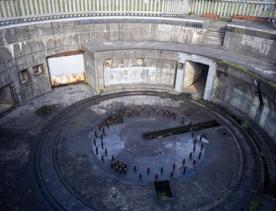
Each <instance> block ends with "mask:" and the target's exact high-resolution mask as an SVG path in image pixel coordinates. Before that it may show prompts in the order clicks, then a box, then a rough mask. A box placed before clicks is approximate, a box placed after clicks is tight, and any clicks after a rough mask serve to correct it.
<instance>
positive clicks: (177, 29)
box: [0, 17, 206, 103]
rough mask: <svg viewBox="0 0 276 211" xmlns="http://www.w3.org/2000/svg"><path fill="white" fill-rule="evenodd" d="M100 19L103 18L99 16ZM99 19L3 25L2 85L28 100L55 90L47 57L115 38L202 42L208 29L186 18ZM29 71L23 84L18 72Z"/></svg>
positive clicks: (0, 33)
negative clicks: (35, 71) (38, 69)
mask: <svg viewBox="0 0 276 211" xmlns="http://www.w3.org/2000/svg"><path fill="white" fill-rule="evenodd" d="M98 19H100V18H98ZM98 19H97V18H94V19H93V18H86V19H85V18H83V19H71V20H70V19H67V20H55V21H44V22H34V23H31V24H20V25H13V26H6V27H2V28H0V87H2V86H5V85H7V84H9V83H12V82H13V83H14V87H15V90H16V96H17V103H25V102H27V101H28V100H29V99H32V98H34V97H36V96H38V95H40V94H42V93H45V92H47V91H49V90H51V86H50V83H48V82H47V81H48V80H49V78H48V67H47V63H46V58H47V57H48V56H53V55H55V54H58V53H62V52H66V51H70V50H78V49H82V48H83V47H85V46H86V45H87V44H88V43H94V42H98V41H113V40H137V41H145V40H148V41H149V40H153V41H170V42H180V43H190V44H200V43H201V41H202V37H203V35H204V33H205V32H206V28H194V27H193V26H186V25H185V24H184V22H183V21H178V22H174V21H170V22H168V21H167V22H165V23H164V21H163V20H162V18H160V20H157V19H154V20H152V21H151V20H150V19H141V20H140V19H139V18H138V17H137V18H136V19H138V20H136V19H135V20H128V19H124V18H119V20H117V19H116V20H115V19H114V20H113V19H109V20H108V21H107V20H105V19H103V20H98ZM39 64H44V69H45V74H44V75H43V76H39V77H33V75H32V70H31V69H32V67H33V66H35V65H39ZM23 69H28V70H29V75H30V79H31V81H30V83H28V84H26V85H24V86H23V85H22V84H20V82H19V79H18V72H19V71H20V70H23Z"/></svg>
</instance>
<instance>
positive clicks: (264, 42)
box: [223, 27, 276, 63]
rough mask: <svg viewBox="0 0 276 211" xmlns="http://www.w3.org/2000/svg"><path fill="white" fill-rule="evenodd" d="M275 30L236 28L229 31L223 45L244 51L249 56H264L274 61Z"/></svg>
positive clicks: (227, 48) (230, 48) (275, 51)
mask: <svg viewBox="0 0 276 211" xmlns="http://www.w3.org/2000/svg"><path fill="white" fill-rule="evenodd" d="M275 36H276V34H275V31H274V32H273V30H271V31H265V30H258V29H255V30H254V29H250V30H249V29H247V28H246V27H243V28H239V27H237V28H235V31H227V32H226V34H225V38H224V44H223V47H224V49H226V50H230V51H234V52H237V53H242V54H244V55H247V56H251V57H255V58H258V59H259V58H262V59H264V60H267V61H270V62H272V63H273V62H274V63H275V60H276V42H275Z"/></svg>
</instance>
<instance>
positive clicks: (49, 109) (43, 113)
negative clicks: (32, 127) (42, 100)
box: [35, 104, 59, 117]
mask: <svg viewBox="0 0 276 211" xmlns="http://www.w3.org/2000/svg"><path fill="white" fill-rule="evenodd" d="M58 109H59V105H58V104H53V105H43V106H41V107H40V108H39V109H37V110H36V111H35V114H36V115H37V116H40V117H47V116H49V115H51V114H52V113H54V112H55V111H57V110H58Z"/></svg>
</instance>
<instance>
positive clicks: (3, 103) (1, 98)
mask: <svg viewBox="0 0 276 211" xmlns="http://www.w3.org/2000/svg"><path fill="white" fill-rule="evenodd" d="M14 105H15V103H14V99H13V93H12V86H11V85H7V86H4V87H1V88H0V114H2V113H4V112H6V111H8V110H9V109H10V108H12V107H13V106H14Z"/></svg>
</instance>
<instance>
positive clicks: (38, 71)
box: [33, 64, 44, 76]
mask: <svg viewBox="0 0 276 211" xmlns="http://www.w3.org/2000/svg"><path fill="white" fill-rule="evenodd" d="M43 73H44V67H43V64H40V65H37V66H34V67H33V74H34V76H39V75H41V74H43Z"/></svg>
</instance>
